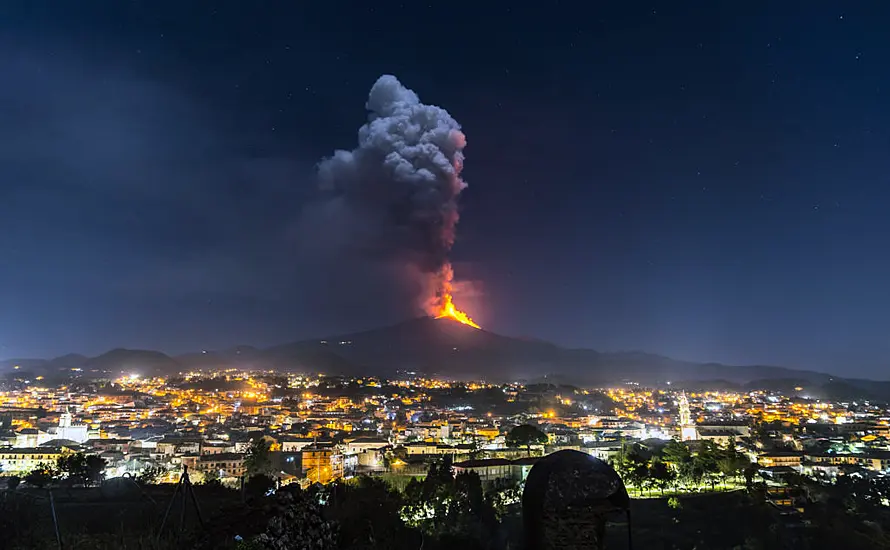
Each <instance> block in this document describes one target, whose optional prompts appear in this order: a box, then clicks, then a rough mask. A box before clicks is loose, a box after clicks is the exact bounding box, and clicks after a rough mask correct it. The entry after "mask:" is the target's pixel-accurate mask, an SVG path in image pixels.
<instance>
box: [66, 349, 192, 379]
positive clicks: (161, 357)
mask: <svg viewBox="0 0 890 550" xmlns="http://www.w3.org/2000/svg"><path fill="white" fill-rule="evenodd" d="M181 367H182V365H180V364H179V363H178V362H177V361H176V360H175V359H173V358H172V357H170V356H169V355H167V354H165V353H161V352H160V351H152V350H141V349H123V348H118V349H113V350H111V351H108V352H105V353H103V354H102V355H99V356H97V357H92V358H90V359H87V360H86V362H85V363H84V365H83V369H84V370H85V371H91V372H92V371H99V372H107V373H109V374H110V375H112V376H113V375H119V374H120V373H121V372H123V373H136V374H142V375H146V374H164V373H171V372H178V371H179V370H180V369H181Z"/></svg>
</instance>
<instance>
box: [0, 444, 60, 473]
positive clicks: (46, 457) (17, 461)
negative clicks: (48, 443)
mask: <svg viewBox="0 0 890 550" xmlns="http://www.w3.org/2000/svg"><path fill="white" fill-rule="evenodd" d="M65 451H67V449H64V448H62V447H38V448H30V449H3V450H0V467H2V468H3V472H4V473H9V474H26V473H28V472H30V471H31V470H33V469H35V468H37V467H38V466H39V465H40V464H53V465H54V464H55V463H56V461H57V460H59V457H61V456H62V454H63V453H64V452H65Z"/></svg>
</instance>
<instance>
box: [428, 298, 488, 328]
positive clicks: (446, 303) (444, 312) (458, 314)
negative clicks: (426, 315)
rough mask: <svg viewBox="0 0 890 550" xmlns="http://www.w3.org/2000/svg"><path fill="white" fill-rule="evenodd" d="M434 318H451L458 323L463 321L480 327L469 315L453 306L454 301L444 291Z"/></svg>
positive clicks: (474, 326)
mask: <svg viewBox="0 0 890 550" xmlns="http://www.w3.org/2000/svg"><path fill="white" fill-rule="evenodd" d="M436 319H452V320H454V321H457V322H458V323H463V324H465V325H469V326H471V327H473V328H478V329H481V328H482V327H480V326H479V325H477V324H476V323H474V322H473V320H472V319H470V316H469V315H467V314H466V313H464V312H463V311H461V310H459V309H457V308H456V307H454V302H453V301H452V300H451V294H450V293H446V294H445V295H444V296H442V306H441V307H440V308H439V312H438V313H436Z"/></svg>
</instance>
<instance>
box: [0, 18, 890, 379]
mask: <svg viewBox="0 0 890 550" xmlns="http://www.w3.org/2000/svg"><path fill="white" fill-rule="evenodd" d="M185 4H186V5H184V3H183V2H152V3H151V4H148V3H140V2H127V3H119V2H97V3H88V4H84V3H76V4H75V3H71V5H68V4H59V3H51V2H41V1H29V2H24V1H21V2H20V1H12V2H6V3H4V5H3V6H2V7H0V46H2V48H0V70H2V72H3V74H4V76H5V78H4V86H3V88H2V90H0V99H2V100H0V121H2V123H0V132H2V134H0V135H2V137H3V142H4V144H5V145H4V147H3V148H2V150H0V163H2V165H3V167H4V170H3V176H2V181H0V251H2V260H0V304H2V305H0V358H11V357H51V356H54V355H60V354H63V353H69V352H79V353H86V354H98V353H101V352H103V351H106V350H108V349H110V348H114V347H131V348H147V349H159V350H163V351H166V352H171V353H179V352H184V351H197V350H201V349H212V348H224V347H231V346H233V345H237V344H254V345H263V346H267V345H273V344H279V343H284V342H289V341H294V340H299V339H303V338H309V337H317V336H325V335H333V334H340V333H347V332H351V331H355V330H360V329H370V328H375V327H380V326H385V325H388V324H392V323H396V322H399V321H403V320H405V319H408V318H411V317H414V316H417V315H419V314H421V313H422V312H421V311H420V310H419V309H418V304H417V300H416V298H417V295H418V290H417V288H416V286H414V285H415V283H416V280H415V279H412V278H410V277H408V278H406V276H405V265H404V264H403V263H399V262H398V261H394V260H393V257H392V256H390V255H386V256H385V257H384V258H382V259H381V257H380V256H375V255H374V254H368V253H367V250H344V249H343V248H342V247H341V246H339V240H340V238H341V237H342V234H340V233H338V232H339V231H341V230H342V226H339V225H337V224H335V223H332V222H331V220H330V219H329V218H328V217H326V216H325V215H324V214H325V202H324V199H323V193H322V191H320V190H319V177H318V166H319V163H320V162H321V161H322V159H325V158H328V157H330V156H331V155H332V154H333V153H334V151H335V150H337V149H345V150H352V149H354V148H356V147H357V132H358V129H359V127H360V126H362V125H363V124H364V123H365V122H366V121H367V111H366V108H365V105H366V102H367V101H368V94H369V90H370V89H371V87H372V86H373V85H374V83H375V82H376V81H377V79H378V77H380V76H381V75H385V74H392V75H395V76H396V77H397V78H398V79H399V80H400V81H401V83H402V84H403V85H404V86H406V87H407V88H410V89H411V90H413V91H414V92H416V93H417V95H418V96H419V98H420V101H422V102H423V103H424V104H427V105H435V106H439V107H441V108H442V109H445V110H447V112H448V114H449V115H450V116H451V117H453V119H454V120H455V121H457V123H459V125H460V128H461V131H462V132H463V134H464V135H465V136H466V147H465V148H464V149H463V154H464V155H465V157H466V158H465V161H464V163H463V171H462V172H461V173H460V176H461V177H462V178H463V179H464V180H465V181H466V183H467V187H466V189H465V190H463V191H462V192H461V193H460V200H459V212H460V222H459V223H458V224H457V230H456V240H455V242H454V247H453V249H452V250H451V252H450V254H449V256H448V257H449V258H450V262H451V264H452V265H453V267H454V274H455V280H456V281H457V285H456V286H455V289H454V296H455V298H454V299H455V303H456V304H457V305H458V306H459V307H460V308H461V309H463V310H465V311H466V312H467V313H468V314H469V315H470V316H471V317H472V318H473V319H475V320H476V321H478V322H479V324H481V325H482V326H483V327H484V328H485V329H486V330H491V331H493V332H496V333H502V334H508V335H514V336H528V337H534V338H538V339H544V340H549V341H553V342H555V343H557V344H560V345H565V346H572V347H586V348H591V349H597V350H622V349H634V350H646V351H650V352H655V353H660V354H664V355H668V356H671V357H675V358H679V359H689V360H695V361H721V362H726V363H732V364H775V365H783V366H788V367H794V368H808V369H814V370H821V371H826V372H840V373H843V374H844V375H847V376H859V377H867V378H880V379H883V378H886V375H885V372H886V366H887V359H888V357H890V345H888V343H887V338H886V327H885V323H884V320H885V318H886V311H887V310H888V308H890V294H888V293H887V292H886V291H885V290H884V288H885V286H886V280H887V278H888V274H890V260H888V257H887V255H886V254H885V253H884V249H885V248H886V246H884V240H885V238H886V234H887V232H888V230H890V216H887V207H886V204H887V199H888V198H890V190H888V187H887V186H886V185H885V184H884V177H885V174H886V173H887V172H888V162H890V161H888V160H887V159H888V157H887V154H886V151H887V145H888V138H890V136H888V130H887V128H888V124H887V122H888V120H887V119H888V110H887V107H886V103H887V101H886V96H887V93H888V89H890V87H888V82H887V76H886V71H884V70H882V67H883V60H884V59H885V57H886V55H887V53H888V47H887V41H886V39H884V38H883V32H884V27H885V25H884V21H885V19H884V18H882V17H877V16H876V14H874V13H869V14H862V13H856V12H855V11H853V10H850V9H846V8H845V6H843V5H842V4H836V5H834V6H831V5H828V4H825V5H822V6H819V7H816V6H813V7H812V8H811V9H809V10H808V12H807V13H806V14H803V15H802V14H801V13H791V12H790V11H789V12H787V13H786V12H783V8H782V7H781V6H776V5H768V4H767V3H762V4H759V5H757V4H755V5H751V6H750V7H747V8H746V9H747V10H748V11H749V12H750V13H751V16H750V17H746V18H744V19H745V24H744V25H742V24H739V23H738V14H736V13H734V12H733V11H732V9H731V8H729V7H720V6H716V5H715V6H707V7H704V8H702V7H701V6H696V7H695V9H693V8H692V7H687V8H684V7H683V6H676V5H674V4H673V3H668V2H660V3H659V2H656V3H655V4H647V5H646V6H642V5H638V6H627V5H620V6H619V5H614V6H602V7H597V8H594V7H584V8H580V9H581V12H582V13H568V11H572V12H574V10H575V8H576V6H572V7H571V9H569V8H565V9H561V8H559V7H558V6H557V5H553V6H551V7H548V8H547V9H545V10H542V9H541V7H540V6H539V5H536V4H529V5H528V6H527V7H523V6H518V5H516V6H510V7H509V8H500V7H496V6H494V5H491V6H487V5H486V6H483V7H480V6H478V5H472V9H469V8H470V7H471V5H468V6H465V8H467V10H464V9H463V8H464V7H461V6H456V5H455V4H454V3H448V4H442V5H434V6H432V7H430V6H426V5H423V6H420V5H417V6H415V5H413V4H410V3H409V4H406V5H404V6H398V5H393V6H392V7H389V6H377V5H374V6H373V7H372V6H370V5H368V6H361V7H356V8H354V9H344V8H343V7H342V6H337V5H331V6H327V7H325V6H321V5H318V4H317V3H309V4H306V5H299V6H297V5H296V4H295V5H293V6H284V5H278V4H276V5H272V4H269V5H264V6H254V7H251V9H249V10H246V9H245V8H244V6H243V5H242V4H241V3H231V4H222V5H218V6H211V5H209V4H207V5H205V4H203V3H197V2H195V3H185ZM567 10H568V11H567ZM461 13H463V15H460V14H461ZM746 13H747V12H746ZM883 15H887V14H883ZM419 18H421V19H422V20H424V21H427V22H429V24H427V25H417V24H416V23H412V22H416V21H417V20H418V19H419ZM333 21H336V24H326V25H319V22H326V23H331V22H333ZM198 22H200V24H198ZM579 22H583V23H584V24H583V26H582V25H580V23H579ZM334 243H337V244H338V245H337V246H334ZM412 261H413V260H412ZM438 267H441V266H437V268H438Z"/></svg>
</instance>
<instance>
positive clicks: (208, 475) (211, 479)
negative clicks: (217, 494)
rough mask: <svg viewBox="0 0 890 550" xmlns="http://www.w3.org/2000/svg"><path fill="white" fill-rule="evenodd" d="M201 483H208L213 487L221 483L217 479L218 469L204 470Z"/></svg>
mask: <svg viewBox="0 0 890 550" xmlns="http://www.w3.org/2000/svg"><path fill="white" fill-rule="evenodd" d="M201 485H210V486H213V487H217V486H220V485H222V483H221V482H220V481H219V470H207V471H206V472H204V477H203V479H201Z"/></svg>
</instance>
